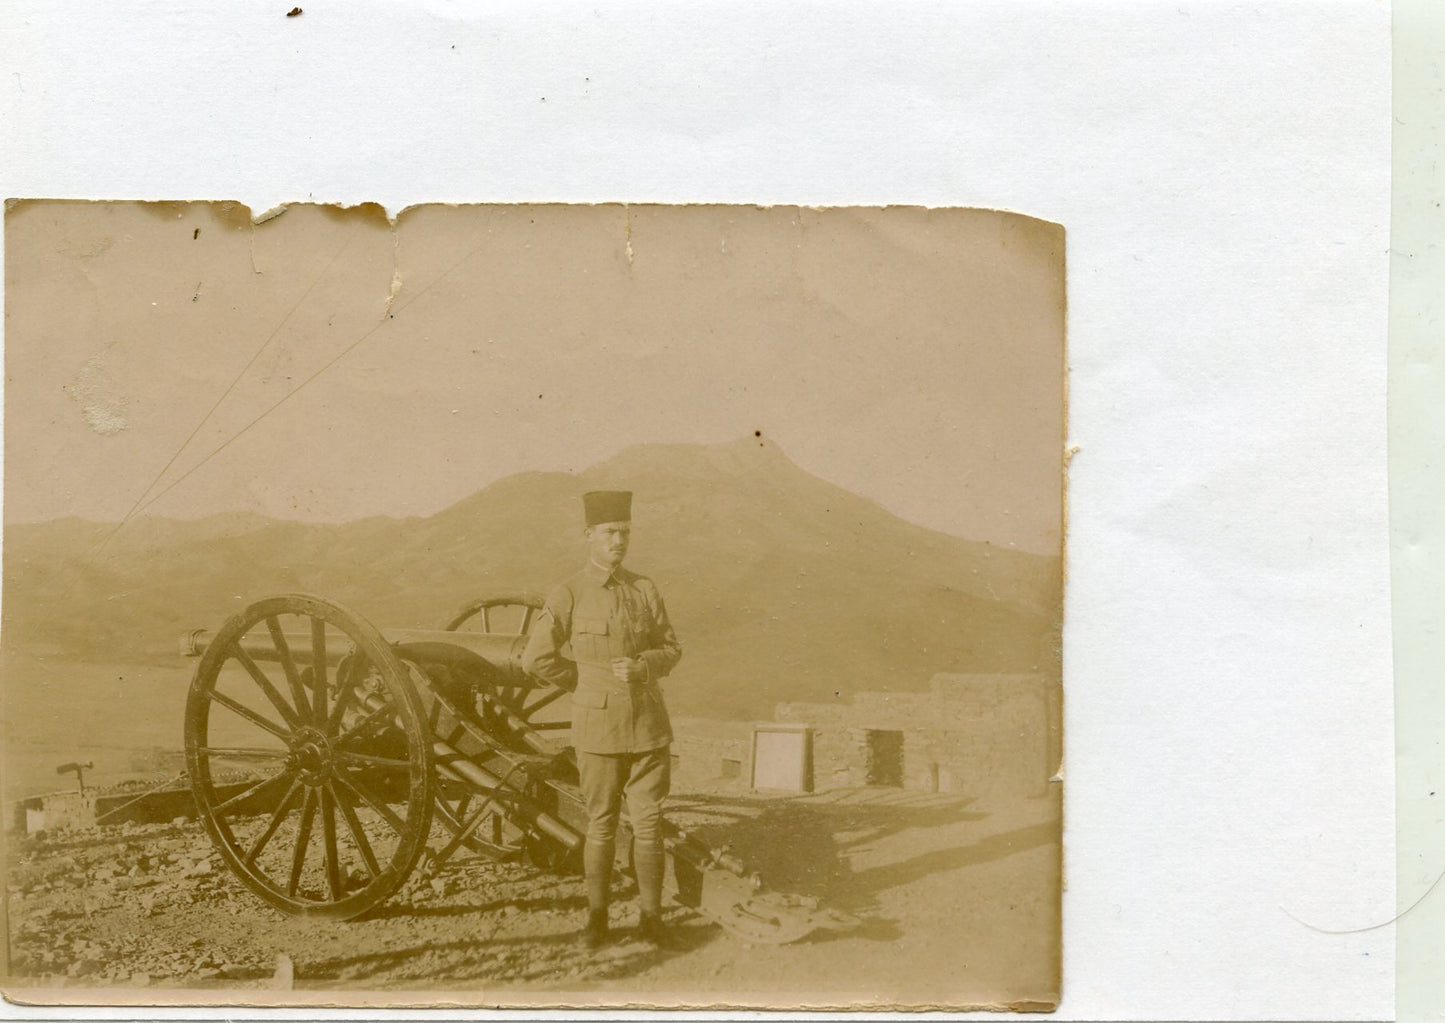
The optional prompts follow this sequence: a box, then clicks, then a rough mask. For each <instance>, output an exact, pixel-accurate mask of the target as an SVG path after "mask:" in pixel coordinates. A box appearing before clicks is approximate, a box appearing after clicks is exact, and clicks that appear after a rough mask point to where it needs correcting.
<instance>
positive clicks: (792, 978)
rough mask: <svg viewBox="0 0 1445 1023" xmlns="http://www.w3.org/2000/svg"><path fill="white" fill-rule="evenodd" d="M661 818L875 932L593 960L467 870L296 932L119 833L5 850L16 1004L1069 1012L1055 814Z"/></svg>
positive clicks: (209, 864) (519, 876)
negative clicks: (372, 908) (1063, 989)
mask: <svg viewBox="0 0 1445 1023" xmlns="http://www.w3.org/2000/svg"><path fill="white" fill-rule="evenodd" d="M669 813H670V815H671V816H672V818H673V819H674V820H676V821H678V822H679V823H682V824H684V825H685V826H688V827H690V828H692V829H694V830H697V831H699V832H701V833H702V834H704V835H705V836H706V837H708V838H709V839H710V840H714V841H717V842H721V841H723V838H722V836H723V835H724V834H726V836H727V838H726V840H727V841H729V842H731V845H732V848H733V851H734V852H735V853H737V854H738V855H740V856H741V857H742V858H743V859H745V860H746V861H747V862H748V863H749V865H750V866H754V867H756V868H757V869H759V870H760V871H761V872H762V874H763V876H764V877H765V878H767V880H768V883H769V886H770V887H772V888H775V889H778V890H781V891H791V892H797V893H800V894H809V895H816V896H818V897H820V898H821V899H822V900H823V901H824V902H825V904H826V905H829V906H835V907H837V908H840V909H843V910H846V911H848V912H850V913H853V914H855V915H857V916H859V917H860V918H861V919H862V925H861V926H860V927H859V928H858V929H857V930H855V931H853V932H851V933H848V934H843V935H830V934H822V935H819V936H816V937H814V938H812V939H809V940H806V941H802V942H798V943H796V944H793V945H788V946H781V947H779V946H753V945H748V944H746V943H745V942H743V941H741V940H739V939H738V938H736V937H734V936H732V935H730V934H727V933H725V932H723V931H722V930H721V929H720V928H718V927H716V926H715V925H712V924H710V923H708V922H706V921H705V920H703V919H701V918H699V917H696V916H693V915H691V914H689V913H687V912H686V911H683V910H681V909H677V910H674V911H672V912H671V913H670V915H669V918H670V920H671V921H672V922H673V923H674V924H675V926H676V933H677V943H678V946H679V947H678V948H677V949H674V950H668V951H661V952H660V951H656V950H653V949H651V948H649V947H648V946H645V945H642V944H641V943H640V942H638V941H636V940H635V939H633V938H631V937H630V935H629V934H628V933H627V932H626V931H625V930H624V931H623V933H622V934H621V935H620V936H619V938H618V940H617V941H615V942H614V943H613V944H612V945H610V946H609V947H607V948H606V949H604V950H602V951H600V952H598V953H595V954H591V955H588V954H584V953H581V952H579V951H577V950H576V949H575V947H574V945H573V942H572V935H573V933H574V931H575V930H576V928H577V927H578V926H579V924H580V922H581V917H582V912H583V908H584V898H583V891H582V885H581V881H580V879H578V878H573V877H557V876H551V875H546V874H541V873H539V872H537V871H536V870H534V869H532V868H530V867H527V866H525V865H522V864H511V863H493V862H490V861H486V860H481V859H476V858H472V859H466V860H456V861H453V862H451V863H449V864H447V865H446V866H444V867H443V868H442V870H441V871H440V872H439V874H438V875H437V876H436V877H434V878H431V879H429V880H425V879H422V878H420V877H414V878H413V879H412V880H411V881H409V882H408V885H407V887H406V888H404V889H403V891H402V892H401V893H400V894H399V895H397V896H395V897H393V899H392V900H390V901H389V902H388V903H386V904H385V905H384V906H382V907H381V908H380V909H379V910H378V911H376V912H374V913H372V914H371V915H370V916H368V917H367V918H366V919H364V920H359V921H351V922H348V923H335V922H328V921H319V920H305V919H294V918H287V917H284V916H282V915H281V914H279V913H277V912H275V911H273V910H271V909H269V908H268V907H266V906H264V905H262V904H261V903H260V902H259V901H258V900H257V899H256V898H255V897H254V896H252V895H251V894H250V893H249V892H248V891H247V890H246V889H245V888H244V887H243V886H242V885H241V884H240V883H239V882H238V881H236V880H235V879H234V878H233V877H231V875H230V874H229V873H227V872H226V870H225V869H224V867H223V865H222V863H221V861H220V858H219V857H218V856H216V855H214V854H213V851H212V848H211V846H210V844H209V841H208V840H207V838H206V837H205V835H204V834H203V832H202V830H201V828H200V826H199V825H198V824H196V823H194V822H190V823H177V824H172V825H168V826H135V825H127V826H123V827H115V828H94V829H88V830H84V831H74V832H68V833H59V834H55V835H47V836H44V837H40V838H26V839H13V840H12V844H11V847H10V851H9V863H10V875H9V879H8V885H9V887H8V891H9V919H10V955H11V963H12V972H13V974H14V976H15V977H16V978H18V980H17V982H15V983H12V985H11V989H12V990H15V989H30V988H49V989H61V990H59V991H56V992H54V995H53V997H57V998H59V999H60V1000H65V999H66V998H67V996H79V997H80V998H94V997H96V996H95V995H94V994H83V993H82V991H83V989H84V990H90V991H93V990H94V989H104V990H105V992H106V995H103V996H102V997H107V996H108V997H110V998H115V999H120V1000H126V1001H136V1000H139V1001H142V1002H143V1001H147V1000H156V999H157V998H159V997H160V993H159V992H155V990H154V989H158V988H159V989H168V993H170V994H176V993H179V992H176V991H169V989H200V990H202V991H204V992H205V995H206V996H207V997H208V998H210V999H211V1000H217V999H218V998H219V1000H235V999H242V1000H245V999H257V1000H263V1001H274V1000H281V1001H284V1000H288V999H298V998H315V997H323V996H322V993H323V992H326V993H327V994H326V995H325V996H324V997H325V999H326V1000H333V1001H334V1000H342V999H338V998H337V997H336V995H335V992H336V990H337V989H344V990H346V991H348V992H356V993H361V992H369V993H381V992H398V991H400V992H403V994H401V995H400V996H396V995H393V996H392V997H400V998H401V999H402V1000H403V1001H412V1002H417V1001H424V1000H427V998H428V997H429V996H430V993H435V992H451V993H453V994H452V995H451V997H452V998H454V999H456V1000H457V1001H460V1002H462V1003H465V1004H474V1005H497V1004H502V1005H507V1004H553V1005H558V1004H613V1005H616V1004H667V1005H676V1004H691V1005H715V1004H734V1005H738V1004H745V1005H766V1004H779V1003H785V1004H818V1005H859V1004H907V1005H914V1006H919V1005H944V1006H954V1007H959V1006H968V1005H983V1004H1004V1003H1013V1004H1019V1005H1021V1007H1022V1003H1048V1002H1051V1001H1053V1000H1054V999H1055V998H1056V997H1057V993H1058V969H1059V962H1060V958H1059V946H1058V928H1059V916H1058V877H1059V848H1058V834H1059V831H1058V828H1059V811H1058V805H1057V801H1056V800H1055V799H1053V798H1046V799H1039V800H1032V801H1021V800H1016V799H1013V800H1008V801H1000V802H998V803H997V804H992V803H990V802H989V801H988V800H977V801H975V800H971V799H968V798H965V797H952V796H926V795H920V794H916V793H908V792H903V791H900V790H882V789H863V790H844V791H834V792H829V793H823V794H820V795H816V796H808V797H801V798H787V799H783V798H767V797H758V796H743V797H740V796H728V795H695V796H681V797H677V798H675V799H674V800H673V802H672V804H671V809H670V811H669ZM629 887H630V886H629V885H628V883H627V882H619V885H618V890H617V895H618V897H619V899H622V900H624V901H622V902H620V903H619V904H618V905H615V906H614V907H613V914H614V922H615V923H616V924H617V925H618V926H619V927H621V928H627V927H629V926H630V925H631V924H632V923H633V922H634V920H635V917H634V915H633V910H632V907H631V905H630V903H628V902H626V901H625V897H626V896H627V895H628V894H630V893H629V890H628V889H629ZM223 990H228V991H235V992H236V994H235V995H233V996H222V995H221V992H222V991H223ZM423 991H425V992H427V993H428V995H423V994H422V992H423ZM148 992H150V993H148ZM406 992H410V993H409V994H408V993H406ZM22 997H23V996H22Z"/></svg>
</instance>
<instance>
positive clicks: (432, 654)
mask: <svg viewBox="0 0 1445 1023" xmlns="http://www.w3.org/2000/svg"><path fill="white" fill-rule="evenodd" d="M283 635H284V637H285V639H286V646H287V647H288V648H289V651H290V654H291V659H292V661H293V662H294V663H295V664H297V665H300V666H302V667H313V666H314V656H315V655H314V653H313V651H312V647H311V634H310V633H309V632H307V633H301V632H285V633H283ZM382 635H383V636H385V637H386V640H387V642H388V643H390V644H391V645H392V646H393V647H395V648H397V653H398V654H399V655H400V656H401V657H403V658H404V659H406V660H412V661H417V662H419V663H423V664H440V665H444V666H446V667H448V668H451V669H453V670H462V671H473V672H479V673H482V674H486V675H491V676H493V677H495V676H499V675H500V676H502V677H503V678H504V679H505V680H506V684H508V685H514V686H529V687H530V686H531V685H533V683H532V682H531V680H530V676H528V675H527V673H526V672H525V671H524V670H523V669H522V651H523V650H524V649H525V648H526V645H527V637H525V636H514V635H508V634H506V633H492V632H465V631H461V630H458V631H456V632H451V631H448V630H446V629H384V630H382ZM214 640H215V633H213V632H212V631H211V630H209V629H193V630H191V631H190V632H188V633H186V634H185V635H184V636H182V637H181V655H182V656H184V657H201V656H202V655H204V654H205V653H206V651H207V650H209V649H210V647H211V644H212V643H213V642H214ZM237 645H238V646H239V647H240V648H241V650H242V651H244V652H245V653H246V654H247V655H249V656H250V658H251V659H252V660H254V661H269V662H273V663H274V662H277V661H279V660H280V659H281V657H280V654H279V652H278V651H277V649H276V645H275V643H274V642H273V640H272V638H271V636H270V635H269V634H268V633H258V634H256V635H247V636H245V637H244V638H242V639H241V641H240V642H239V643H238V644H237ZM351 652H352V648H351V646H350V644H338V643H327V644H326V653H325V661H326V664H327V666H328V667H335V666H336V665H338V664H340V663H341V661H342V660H343V659H345V658H346V657H348V656H350V654H351Z"/></svg>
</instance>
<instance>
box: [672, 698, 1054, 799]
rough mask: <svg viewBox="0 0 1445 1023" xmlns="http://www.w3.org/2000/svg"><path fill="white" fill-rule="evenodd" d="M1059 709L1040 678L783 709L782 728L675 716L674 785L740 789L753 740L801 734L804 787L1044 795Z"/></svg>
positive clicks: (746, 780) (778, 713)
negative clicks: (786, 733) (804, 737)
mask: <svg viewBox="0 0 1445 1023" xmlns="http://www.w3.org/2000/svg"><path fill="white" fill-rule="evenodd" d="M1059 710H1060V707H1059V698H1058V686H1057V684H1050V683H1049V682H1048V681H1047V680H1046V679H1045V678H1044V677H1043V676H1040V675H961V674H939V675H934V676H933V678H932V679H931V680H930V682H929V687H928V689H927V691H925V692H896V693H882V692H860V693H856V694H854V695H853V697H852V699H850V700H847V701H840V702H837V703H791V702H790V703H780V704H778V705H777V708H776V710H775V713H774V722H782V723H786V724H785V725H779V724H776V723H761V722H760V723H756V724H750V723H748V722H741V721H714V720H709V719H706V718H680V719H675V720H674V722H673V727H674V732H675V733H676V740H675V742H674V743H673V748H672V752H673V758H674V759H673V766H674V781H675V784H676V786H677V788H678V789H679V790H705V789H734V790H741V789H747V788H749V787H750V786H751V785H752V782H753V778H754V771H753V766H754V765H753V762H752V761H753V753H754V749H755V743H756V742H758V741H759V737H760V736H762V735H765V734H768V735H771V734H775V733H776V732H777V731H778V730H779V729H783V730H791V731H802V730H804V729H806V733H807V737H808V740H809V742H808V743H807V752H806V763H805V764H804V765H803V767H804V771H803V774H804V777H805V779H806V780H805V782H804V784H803V786H802V787H804V788H807V789H811V790H815V791H821V790H826V789H831V788H840V787H856V786H869V785H878V786H896V787H901V788H907V789H919V790H924V791H931V792H969V793H976V794H977V793H984V792H987V793H993V794H1004V795H1016V796H1042V795H1044V794H1045V792H1046V791H1047V787H1048V782H1049V778H1050V777H1051V776H1052V775H1053V773H1054V770H1055V768H1056V765H1057V764H1058V761H1059V752H1060V749H1061V744H1060V740H1059V717H1060V714H1059ZM763 787H766V786H763Z"/></svg>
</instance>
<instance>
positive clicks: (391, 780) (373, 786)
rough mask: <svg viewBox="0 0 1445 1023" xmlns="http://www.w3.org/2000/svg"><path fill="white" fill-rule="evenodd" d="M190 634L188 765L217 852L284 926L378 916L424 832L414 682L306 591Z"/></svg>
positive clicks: (346, 618) (420, 707)
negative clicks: (291, 921)
mask: <svg viewBox="0 0 1445 1023" xmlns="http://www.w3.org/2000/svg"><path fill="white" fill-rule="evenodd" d="M494 617H495V616H494ZM200 635H201V634H200V633H197V634H195V637H194V639H195V642H194V643H193V646H194V648H195V649H196V650H198V651H199V653H200V661H199V662H198V663H197V665H196V670H195V674H194V676H193V677H192V679H191V684H190V692H189V695H188V697H187V700H186V723H185V728H186V766H187V773H188V774H189V777H190V782H191V790H192V794H193V795H194V797H195V803H196V808H197V810H198V812H199V814H200V816H201V818H202V820H203V821H204V822H205V824H206V829H207V831H208V832H209V834H210V836H211V838H212V840H213V841H214V842H215V843H216V845H217V847H218V848H219V850H220V852H221V855H222V856H223V857H224V858H225V859H226V860H227V861H228V863H229V864H230V866H231V867H232V868H233V869H234V871H235V873H236V875H237V877H238V878H239V880H240V881H241V883H242V884H244V885H245V886H246V887H247V888H249V889H250V890H251V892H252V893H253V894H255V895H256V896H257V897H259V898H260V899H262V900H263V901H265V902H267V903H269V904H270V905H272V906H274V907H275V908H277V909H279V910H280V911H281V912H283V913H287V914H290V915H293V916H305V917H312V918H322V919H340V920H347V919H352V918H354V917H356V916H358V915H360V914H363V913H365V912H367V911H369V910H371V909H373V908H375V907H376V906H378V905H380V904H381V903H382V902H383V901H385V900H386V899H387V898H389V897H390V896H391V895H392V894H394V893H395V892H396V890H397V889H398V888H399V887H400V886H401V884H402V883H403V882H404V881H405V880H406V877H407V875H408V874H410V873H411V871H412V869H413V868H414V867H415V866H416V863H417V861H418V859H419V858H420V856H421V855H422V853H423V852H425V850H426V846H427V841H428V838H429V836H430V835H431V821H432V820H433V813H434V800H435V796H436V794H437V792H438V786H439V785H440V779H439V778H438V776H437V775H436V773H435V771H434V770H433V768H432V760H431V753H432V750H431V746H432V743H433V742H434V740H435V738H436V736H437V735H439V734H440V733H439V732H437V731H436V730H435V729H434V728H430V727H428V724H427V718H426V714H427V710H428V703H427V701H425V700H423V699H422V697H421V695H420V693H419V692H418V687H422V688H423V689H424V688H426V687H427V684H428V680H427V679H426V678H425V677H423V676H422V675H421V674H420V673H419V672H418V671H417V670H416V669H415V668H413V667H412V666H411V665H409V664H408V663H407V662H406V661H405V660H403V659H402V658H401V656H400V652H399V650H398V649H397V647H396V646H395V644H392V643H390V642H388V641H387V639H386V637H385V636H384V635H383V634H382V633H381V632H380V631H379V630H377V628H376V627H375V626H374V625H372V624H371V623H370V622H368V621H366V620H365V619H364V618H361V617H360V616H358V615H356V614H354V613H352V612H350V611H348V610H347V609H346V608H344V607H342V606H340V605H338V604H334V603H332V602H331V601H328V600H326V599H324V598H322V597H316V596H312V595H309V594H304V593H289V594H281V595H277V596H270V597H264V598H262V599H260V600H257V601H254V602H252V603H251V604H250V605H249V606H248V607H246V608H245V609H244V610H243V611H241V612H240V613H238V614H233V615H231V616H230V617H229V618H228V619H227V620H226V622H225V623H224V624H223V625H222V626H221V628H220V629H219V630H217V632H216V633H215V636H214V638H213V639H211V640H209V641H206V642H204V643H203V642H202V641H201V639H200ZM243 669H244V670H243ZM222 708H224V710H223V709H222ZM232 771H234V772H236V773H234V774H232V773H230V772H232ZM368 875H369V876H368Z"/></svg>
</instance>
